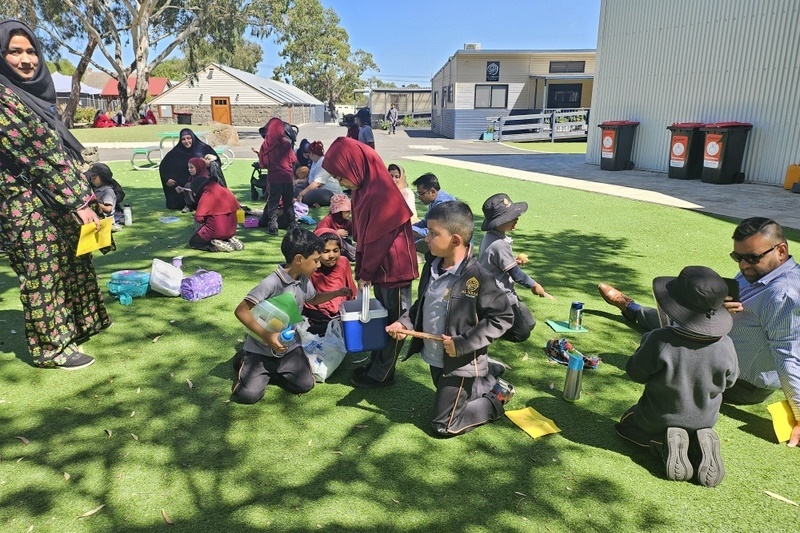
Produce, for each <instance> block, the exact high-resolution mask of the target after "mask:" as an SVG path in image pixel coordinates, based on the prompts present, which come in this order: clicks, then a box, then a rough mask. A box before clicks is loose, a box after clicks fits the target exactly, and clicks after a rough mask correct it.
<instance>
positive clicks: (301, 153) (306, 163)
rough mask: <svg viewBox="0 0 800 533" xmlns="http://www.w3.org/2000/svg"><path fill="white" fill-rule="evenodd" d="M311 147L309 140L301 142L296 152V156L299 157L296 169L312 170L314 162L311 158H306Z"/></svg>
mask: <svg viewBox="0 0 800 533" xmlns="http://www.w3.org/2000/svg"><path fill="white" fill-rule="evenodd" d="M310 146H311V143H310V142H308V139H303V140H302V141H300V146H298V147H297V152H295V155H296V156H297V163H296V168H300V167H309V168H311V163H313V161H311V158H309V157H306V155H305V154H306V153H307V152H308V149H309V147H310Z"/></svg>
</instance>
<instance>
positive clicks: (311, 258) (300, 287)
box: [231, 227, 351, 403]
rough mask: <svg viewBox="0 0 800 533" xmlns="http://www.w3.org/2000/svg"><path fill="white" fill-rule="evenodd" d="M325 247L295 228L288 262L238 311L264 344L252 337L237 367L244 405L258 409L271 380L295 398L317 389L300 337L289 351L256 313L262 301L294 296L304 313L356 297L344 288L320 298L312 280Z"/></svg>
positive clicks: (286, 247)
mask: <svg viewBox="0 0 800 533" xmlns="http://www.w3.org/2000/svg"><path fill="white" fill-rule="evenodd" d="M324 249H325V243H324V242H323V241H322V239H320V238H319V237H317V236H316V235H314V234H313V233H311V232H310V231H307V230H304V229H302V228H298V227H294V228H291V229H289V230H288V231H287V232H286V235H285V236H284V237H283V241H282V242H281V252H282V253H283V257H284V258H285V259H286V264H285V265H280V266H278V267H277V268H276V269H275V272H273V273H272V274H270V275H269V276H267V277H266V278H264V279H263V280H262V281H261V283H259V284H258V285H257V286H256V287H255V288H254V289H253V290H251V291H250V292H249V293H247V296H245V297H244V300H242V302H241V303H240V304H239V305H238V306H237V307H236V311H234V313H235V315H236V318H238V319H239V321H240V322H241V323H242V324H244V326H245V327H246V328H248V329H249V330H251V331H253V332H254V333H256V334H257V335H258V337H259V339H260V340H256V339H255V338H254V337H253V336H251V335H248V336H247V338H246V340H245V342H244V350H243V351H241V352H239V353H238V354H237V355H236V357H234V360H233V367H234V369H235V370H236V371H237V372H238V373H239V375H238V377H237V380H236V383H235V384H234V385H233V390H232V391H231V392H232V393H233V396H234V397H236V399H237V400H239V401H240V402H242V403H256V402H257V401H259V400H260V399H261V398H263V397H264V391H265V390H266V388H267V384H268V383H269V381H270V379H271V378H273V377H275V376H280V377H281V378H283V383H284V386H285V388H286V389H287V390H289V391H290V392H294V393H298V394H302V393H304V392H308V391H310V390H311V389H313V388H314V375H313V374H312V373H311V366H310V365H309V362H308V358H307V357H306V354H305V352H304V351H303V347H302V345H301V344H300V342H299V336H298V335H297V334H296V332H295V336H294V338H293V339H292V340H291V341H290V342H289V343H287V345H286V346H284V345H283V344H282V343H281V339H280V335H281V332H275V333H273V332H270V331H267V330H266V329H264V328H263V327H261V325H260V324H259V323H258V322H257V321H256V319H255V317H254V316H253V313H252V312H251V311H250V310H251V309H252V308H253V307H255V306H256V305H258V304H259V303H261V302H262V301H264V300H266V299H268V298H271V297H273V296H278V295H280V294H283V293H285V292H290V293H291V294H292V296H293V297H294V301H295V303H296V304H297V307H298V308H299V309H302V307H303V304H305V303H309V304H321V303H323V302H327V301H328V300H332V299H333V298H336V297H338V296H350V294H351V291H350V289H348V288H346V287H343V288H341V289H338V290H335V291H331V292H319V293H318V292H317V291H316V290H315V289H314V286H313V285H312V284H311V281H310V280H309V276H311V274H313V273H314V272H315V271H316V270H317V268H319V264H320V254H321V253H322V251H323V250H324Z"/></svg>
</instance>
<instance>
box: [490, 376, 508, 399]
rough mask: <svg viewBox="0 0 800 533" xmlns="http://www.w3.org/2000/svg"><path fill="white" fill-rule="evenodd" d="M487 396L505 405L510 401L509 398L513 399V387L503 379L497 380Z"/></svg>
mask: <svg viewBox="0 0 800 533" xmlns="http://www.w3.org/2000/svg"><path fill="white" fill-rule="evenodd" d="M489 394H491V395H492V396H494V397H495V398H497V399H498V400H499V401H500V403H502V404H503V405H505V404H507V403H508V402H510V401H511V398H513V397H514V385H512V384H511V383H509V382H508V381H506V380H504V379H499V378H498V380H497V383H495V384H494V387H492V390H490V391H489Z"/></svg>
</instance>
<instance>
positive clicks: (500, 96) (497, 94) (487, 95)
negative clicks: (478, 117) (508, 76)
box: [475, 85, 508, 109]
mask: <svg viewBox="0 0 800 533" xmlns="http://www.w3.org/2000/svg"><path fill="white" fill-rule="evenodd" d="M507 102H508V85H476V86H475V109H486V108H501V109H504V108H505V107H507V105H506V104H507Z"/></svg>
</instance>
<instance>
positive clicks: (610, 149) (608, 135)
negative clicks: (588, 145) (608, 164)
mask: <svg viewBox="0 0 800 533" xmlns="http://www.w3.org/2000/svg"><path fill="white" fill-rule="evenodd" d="M616 136H617V132H616V131H615V130H613V129H607V130H605V129H604V130H603V138H602V141H601V142H602V144H601V148H600V157H602V158H603V159H613V158H614V140H615V138H616Z"/></svg>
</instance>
